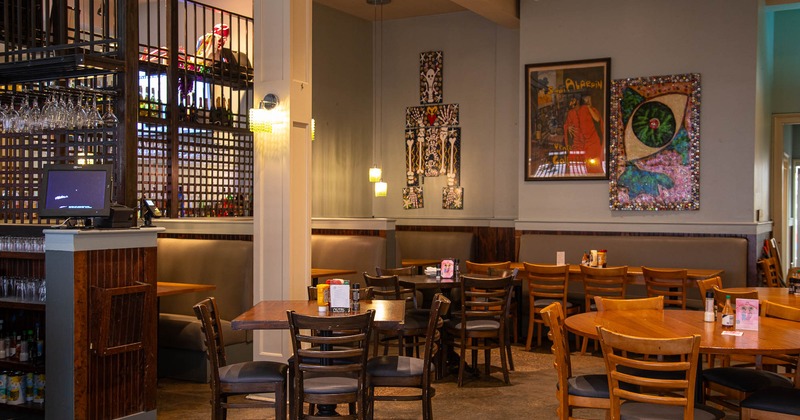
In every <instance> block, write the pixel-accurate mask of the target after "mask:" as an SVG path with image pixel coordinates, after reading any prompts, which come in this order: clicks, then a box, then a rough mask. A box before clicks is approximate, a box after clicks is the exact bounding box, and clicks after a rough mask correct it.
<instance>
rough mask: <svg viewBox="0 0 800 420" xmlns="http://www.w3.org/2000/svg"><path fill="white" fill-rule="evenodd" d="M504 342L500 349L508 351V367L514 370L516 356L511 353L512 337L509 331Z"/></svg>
mask: <svg viewBox="0 0 800 420" xmlns="http://www.w3.org/2000/svg"><path fill="white" fill-rule="evenodd" d="M503 344H504V346H503V348H502V349H501V350H500V351H505V352H506V358H508V369H509V370H512V371H513V370H514V356H513V355H512V354H511V337H510V336H509V334H508V331H506V342H505V343H503Z"/></svg>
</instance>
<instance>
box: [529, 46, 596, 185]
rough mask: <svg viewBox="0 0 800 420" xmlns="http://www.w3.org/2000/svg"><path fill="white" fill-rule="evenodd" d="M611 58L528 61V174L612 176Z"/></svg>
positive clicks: (547, 178)
mask: <svg viewBox="0 0 800 420" xmlns="http://www.w3.org/2000/svg"><path fill="white" fill-rule="evenodd" d="M610 67H611V60H610V59H608V58H602V59H594V60H581V61H566V62H559V63H545V64H528V65H526V66H525V87H526V101H525V180H526V181H553V180H570V179H608V158H607V157H608V103H609V102H608V89H609V82H610Z"/></svg>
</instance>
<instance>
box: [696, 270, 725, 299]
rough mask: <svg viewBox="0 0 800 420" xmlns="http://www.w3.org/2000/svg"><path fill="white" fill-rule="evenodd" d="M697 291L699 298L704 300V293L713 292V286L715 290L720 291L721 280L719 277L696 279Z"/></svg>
mask: <svg viewBox="0 0 800 420" xmlns="http://www.w3.org/2000/svg"><path fill="white" fill-rule="evenodd" d="M695 281H696V282H697V290H699V291H700V298H701V299H705V298H706V292H707V291H709V290H713V289H714V286H716V287H717V289H722V278H721V277H720V276H714V277H709V278H707V279H697V280H695Z"/></svg>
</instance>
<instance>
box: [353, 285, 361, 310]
mask: <svg viewBox="0 0 800 420" xmlns="http://www.w3.org/2000/svg"><path fill="white" fill-rule="evenodd" d="M350 293H351V295H352V298H351V299H350V309H351V310H352V311H353V312H358V311H359V310H360V309H361V302H360V300H361V285H360V284H358V283H356V284H354V285H353V288H351V289H350Z"/></svg>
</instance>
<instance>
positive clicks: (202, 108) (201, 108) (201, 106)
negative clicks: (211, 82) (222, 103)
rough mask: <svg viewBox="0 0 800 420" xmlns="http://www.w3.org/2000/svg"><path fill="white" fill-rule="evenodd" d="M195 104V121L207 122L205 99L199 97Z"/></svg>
mask: <svg viewBox="0 0 800 420" xmlns="http://www.w3.org/2000/svg"><path fill="white" fill-rule="evenodd" d="M199 101H200V102H199V103H198V106H197V122H199V123H200V124H205V123H207V122H208V114H207V113H206V99H205V98H200V99H199Z"/></svg>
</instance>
